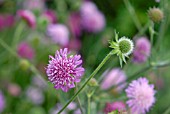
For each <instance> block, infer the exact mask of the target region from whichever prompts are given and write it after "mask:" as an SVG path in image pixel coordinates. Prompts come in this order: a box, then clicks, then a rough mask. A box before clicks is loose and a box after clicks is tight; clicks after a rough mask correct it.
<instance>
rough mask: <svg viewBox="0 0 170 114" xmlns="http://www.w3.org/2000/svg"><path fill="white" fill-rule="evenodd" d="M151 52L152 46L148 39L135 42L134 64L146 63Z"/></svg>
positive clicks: (143, 38)
mask: <svg viewBox="0 0 170 114" xmlns="http://www.w3.org/2000/svg"><path fill="white" fill-rule="evenodd" d="M150 50H151V44H150V42H149V40H148V39H147V38H146V37H141V38H139V39H137V40H136V41H135V49H134V52H133V62H135V63H143V62H145V61H146V60H147V59H148V57H149V55H150Z"/></svg>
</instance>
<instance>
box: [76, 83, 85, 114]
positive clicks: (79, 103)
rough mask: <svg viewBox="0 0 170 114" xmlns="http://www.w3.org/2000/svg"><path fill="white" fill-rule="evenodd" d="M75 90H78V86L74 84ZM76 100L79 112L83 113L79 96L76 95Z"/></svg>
mask: <svg viewBox="0 0 170 114" xmlns="http://www.w3.org/2000/svg"><path fill="white" fill-rule="evenodd" d="M77 90H78V87H77V84H76V91H77ZM77 101H78V105H79V108H80V111H81V114H84V113H83V107H82V105H81V102H80V98H79V96H77Z"/></svg>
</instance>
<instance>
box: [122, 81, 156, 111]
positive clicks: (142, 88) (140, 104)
mask: <svg viewBox="0 0 170 114" xmlns="http://www.w3.org/2000/svg"><path fill="white" fill-rule="evenodd" d="M125 91H126V94H127V97H128V98H129V100H128V101H127V104H128V106H129V107H130V108H131V111H132V113H135V114H141V113H142V114H145V113H146V112H148V111H149V109H150V108H151V106H152V105H153V104H154V103H155V97H154V95H155V90H154V85H152V84H151V85H150V84H149V83H148V80H147V79H146V78H139V79H137V80H134V81H132V82H131V83H130V84H129V87H128V88H127V89H126V90H125Z"/></svg>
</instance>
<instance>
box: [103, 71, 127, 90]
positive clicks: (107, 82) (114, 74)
mask: <svg viewBox="0 0 170 114" xmlns="http://www.w3.org/2000/svg"><path fill="white" fill-rule="evenodd" d="M125 80H126V75H125V73H124V72H123V71H122V70H121V69H119V68H115V69H112V70H111V71H110V72H109V73H107V74H106V75H105V78H104V80H103V81H102V83H101V89H103V90H107V89H109V88H111V87H112V86H116V85H117V84H119V83H122V82H125ZM124 87H125V84H121V85H120V86H118V87H117V89H116V90H117V91H119V92H120V91H122V89H123V88H124Z"/></svg>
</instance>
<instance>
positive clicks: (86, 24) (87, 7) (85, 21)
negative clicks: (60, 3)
mask: <svg viewBox="0 0 170 114" xmlns="http://www.w3.org/2000/svg"><path fill="white" fill-rule="evenodd" d="M80 13H81V25H82V27H83V29H84V30H86V31H88V32H93V33H96V32H100V31H102V30H103V29H104V27H105V17H104V15H103V14H102V13H101V12H100V11H99V10H98V9H97V7H96V5H95V4H94V3H92V2H90V1H85V2H83V4H82V6H81V8H80Z"/></svg>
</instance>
